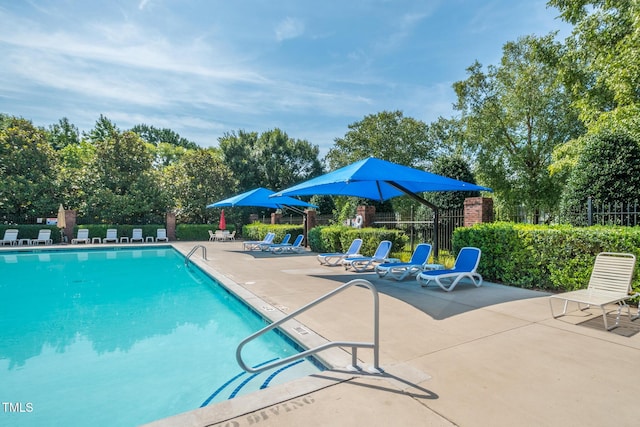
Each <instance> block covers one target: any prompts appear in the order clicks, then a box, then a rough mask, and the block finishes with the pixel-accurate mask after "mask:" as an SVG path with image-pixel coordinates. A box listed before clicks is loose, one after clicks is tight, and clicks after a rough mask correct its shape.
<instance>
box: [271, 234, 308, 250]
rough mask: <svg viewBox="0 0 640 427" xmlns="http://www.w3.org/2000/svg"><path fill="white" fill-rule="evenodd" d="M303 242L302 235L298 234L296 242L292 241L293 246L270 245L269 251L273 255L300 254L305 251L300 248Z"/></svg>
mask: <svg viewBox="0 0 640 427" xmlns="http://www.w3.org/2000/svg"><path fill="white" fill-rule="evenodd" d="M303 240H304V234H298V237H296V240H294V241H293V244H291V243H288V244H286V245H272V246H271V247H270V248H269V250H270V251H271V252H273V253H274V254H286V253H293V252H295V253H301V252H304V251H305V250H306V249H305V248H304V246H302V241H303Z"/></svg>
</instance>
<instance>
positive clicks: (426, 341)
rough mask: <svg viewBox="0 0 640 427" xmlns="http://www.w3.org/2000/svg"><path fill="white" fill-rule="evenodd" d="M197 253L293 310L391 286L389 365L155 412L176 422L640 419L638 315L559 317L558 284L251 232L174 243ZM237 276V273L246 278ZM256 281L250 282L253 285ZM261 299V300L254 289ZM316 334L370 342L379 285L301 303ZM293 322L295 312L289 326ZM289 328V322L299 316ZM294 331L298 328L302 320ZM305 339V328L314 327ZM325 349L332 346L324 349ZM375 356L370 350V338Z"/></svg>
mask: <svg viewBox="0 0 640 427" xmlns="http://www.w3.org/2000/svg"><path fill="white" fill-rule="evenodd" d="M196 244H203V245H204V246H205V247H206V248H207V258H208V260H207V261H204V260H203V259H202V258H201V257H202V252H201V251H200V250H198V251H197V252H196V253H195V254H194V255H193V257H192V259H193V261H194V263H196V264H199V265H201V266H202V267H203V268H204V269H205V270H207V271H209V272H210V273H212V274H214V275H216V276H217V277H218V278H219V280H221V281H222V282H223V283H224V282H226V283H233V284H234V286H236V290H235V292H239V293H246V295H243V296H244V297H245V298H249V299H255V301H254V305H255V306H257V307H262V309H263V310H264V314H265V315H269V316H274V315H275V316H276V317H277V316H282V315H284V314H287V313H290V312H292V311H294V310H295V309H297V308H299V307H302V306H304V305H305V304H307V303H309V302H311V301H313V300H314V299H316V298H318V297H320V296H322V295H324V294H326V293H327V292H329V291H331V290H333V289H335V288H337V287H338V286H340V285H341V284H343V283H346V282H348V281H349V280H352V279H355V278H362V279H366V280H369V281H371V283H373V284H374V285H375V286H376V288H377V289H378V292H379V295H380V366H381V367H382V368H383V369H384V373H383V374H368V373H366V372H364V373H354V372H352V371H349V370H347V369H343V368H342V367H343V366H344V367H346V366H347V365H348V364H349V361H350V356H349V353H347V352H345V351H343V350H340V349H334V350H331V351H329V352H328V355H327V356H326V358H327V360H329V361H330V363H332V364H334V365H335V366H337V369H335V370H330V371H325V372H322V373H320V374H317V375H313V376H310V377H306V378H303V379H300V380H296V381H292V382H290V383H287V384H283V385H279V386H274V387H272V388H269V389H267V390H263V391H260V392H256V393H253V394H250V395H247V396H241V397H238V398H235V399H232V400H229V401H226V402H223V403H219V404H216V405H210V406H208V407H205V408H202V409H197V410H194V411H191V412H188V413H185V414H179V415H176V416H174V417H170V418H167V419H164V420H158V421H156V422H153V423H150V424H148V425H147V426H148V427H167V426H172V427H176V426H193V427H204V426H254V425H259V426H301V425H305V426H326V425H331V426H355V425H366V426H387V425H428V426H489V425H490V426H509V427H512V426H514V425H517V426H578V425H579V426H603V425H613V424H616V425H637V424H638V422H639V421H640V410H639V408H640V407H639V405H638V396H640V382H639V381H638V378H637V377H638V374H637V372H638V366H639V365H640V334H639V333H638V332H640V320H635V321H633V322H629V321H628V320H627V319H626V318H624V317H623V319H622V321H621V327H619V328H617V329H614V330H613V331H611V332H606V331H605V330H604V328H603V322H602V316H601V315H599V313H598V312H597V311H595V310H587V311H584V312H580V311H577V312H572V313H569V315H567V316H564V317H562V318H559V319H553V318H552V317H551V313H550V310H549V300H548V298H547V295H548V294H545V293H542V292H536V291H528V290H522V289H517V288H511V287H507V286H501V285H497V284H492V283H485V284H484V285H483V286H482V287H480V288H476V287H475V286H473V285H471V284H470V283H461V284H459V285H458V286H457V287H456V288H455V290H454V291H453V292H450V293H447V292H444V291H442V290H441V289H440V288H438V287H428V288H422V287H420V286H419V285H418V284H417V283H416V282H415V280H413V279H405V280H404V281H402V282H396V281H394V280H387V279H379V278H377V276H376V275H375V274H374V273H354V272H349V271H345V270H344V268H342V267H326V266H321V265H320V264H319V263H318V262H317V260H316V257H315V254H313V253H304V254H296V255H273V254H270V253H263V252H245V251H243V250H242V242H240V241H238V242H207V243H202V242H177V243H176V242H173V245H174V246H175V247H176V248H177V249H178V250H180V251H181V252H183V253H185V254H186V253H187V252H188V251H189V250H190V249H191V248H193V247H194V245H196ZM238 285H239V286H238ZM245 289H246V291H249V292H246V291H245ZM256 301H257V302H256ZM298 321H299V322H300V323H301V324H302V325H304V326H305V327H306V328H308V329H310V330H312V331H314V332H315V333H317V335H315V334H310V335H312V336H313V337H315V338H311V339H312V340H313V339H323V338H326V339H329V340H336V341H345V340H357V341H369V340H371V337H372V327H371V325H372V298H371V293H370V291H369V290H368V289H365V288H361V287H353V288H350V289H349V290H347V291H345V292H344V293H341V294H340V295H338V296H336V297H335V298H332V299H330V300H328V301H325V302H324V303H323V304H321V305H319V306H317V307H315V308H313V309H312V310H310V311H308V312H306V313H303V314H302V315H300V317H299V318H298ZM286 325H287V324H285V330H286V329H287V327H286ZM289 328H290V327H289ZM292 336H295V333H292ZM305 339H306V338H305ZM321 356H322V354H321ZM358 357H359V360H360V361H361V365H362V366H363V367H365V368H369V367H371V365H372V363H373V353H372V351H371V350H359V352H358Z"/></svg>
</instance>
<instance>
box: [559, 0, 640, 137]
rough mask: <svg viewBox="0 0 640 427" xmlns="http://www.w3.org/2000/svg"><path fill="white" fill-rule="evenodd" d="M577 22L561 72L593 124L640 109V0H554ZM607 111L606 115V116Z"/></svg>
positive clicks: (583, 115) (564, 14)
mask: <svg viewBox="0 0 640 427" xmlns="http://www.w3.org/2000/svg"><path fill="white" fill-rule="evenodd" d="M548 4H549V5H550V6H555V7H557V8H558V9H559V10H560V16H561V17H562V18H563V19H564V20H565V21H567V22H569V23H571V24H573V25H574V30H573V32H572V35H571V36H570V37H569V38H568V39H567V41H566V48H565V52H563V55H562V62H561V68H560V70H561V71H562V75H563V77H564V79H565V81H566V83H567V85H568V86H569V87H570V88H571V90H572V94H573V96H574V99H575V100H576V106H578V108H579V109H580V112H581V118H582V120H584V121H585V123H586V124H587V126H588V127H591V124H592V123H595V122H597V121H599V120H602V119H603V118H604V117H606V116H614V117H616V118H617V119H618V120H624V119H625V118H631V117H635V116H637V115H638V114H639V113H640V91H638V87H640V62H639V61H638V57H640V3H638V2H637V1H635V0H632V1H630V0H549V2H548ZM603 116H604V117H603Z"/></svg>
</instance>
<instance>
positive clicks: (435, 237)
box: [385, 181, 440, 258]
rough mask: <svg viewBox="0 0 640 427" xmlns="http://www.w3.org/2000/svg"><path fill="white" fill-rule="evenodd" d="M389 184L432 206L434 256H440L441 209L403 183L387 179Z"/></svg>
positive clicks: (429, 206) (427, 205)
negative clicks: (439, 225)
mask: <svg viewBox="0 0 640 427" xmlns="http://www.w3.org/2000/svg"><path fill="white" fill-rule="evenodd" d="M385 182H386V183H387V184H389V185H390V186H392V187H394V188H396V189H398V190H400V191H402V192H403V193H405V194H406V195H407V196H409V197H411V198H412V199H413V200H415V201H417V202H419V203H421V204H423V205H425V206H426V207H428V208H430V209H431V210H433V256H434V257H436V258H437V257H438V254H439V253H440V245H439V244H438V240H439V239H438V233H439V230H438V228H439V227H438V224H439V222H440V209H439V208H438V207H437V206H436V205H434V204H433V203H431V202H429V201H427V200H425V199H423V198H422V197H420V196H418V195H417V194H416V193H414V192H412V191H409V190H408V189H406V188H405V187H403V186H402V185H400V184H398V183H397V182H393V181H385Z"/></svg>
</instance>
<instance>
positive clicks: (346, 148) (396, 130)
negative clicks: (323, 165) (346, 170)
mask: <svg viewBox="0 0 640 427" xmlns="http://www.w3.org/2000/svg"><path fill="white" fill-rule="evenodd" d="M432 153H433V146H432V145H431V144H429V143H428V142H427V125H426V124H425V123H423V122H421V121H420V120H416V119H413V118H410V117H403V114H402V112H401V111H393V112H391V111H383V112H381V113H378V114H371V115H368V116H366V117H365V118H364V119H362V120H361V121H359V122H356V123H352V124H350V125H349V131H348V132H347V133H346V135H345V136H344V138H337V139H336V140H335V144H334V147H332V148H331V149H330V150H329V153H328V154H327V156H326V160H327V161H328V163H329V166H330V167H331V169H338V168H340V167H343V166H346V165H348V164H349V163H353V162H356V161H358V160H362V159H365V158H367V157H370V156H373V157H377V158H379V159H383V160H388V161H391V162H395V163H399V164H402V165H407V166H414V167H419V166H425V165H426V161H427V160H429V159H430V158H431V157H432Z"/></svg>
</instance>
